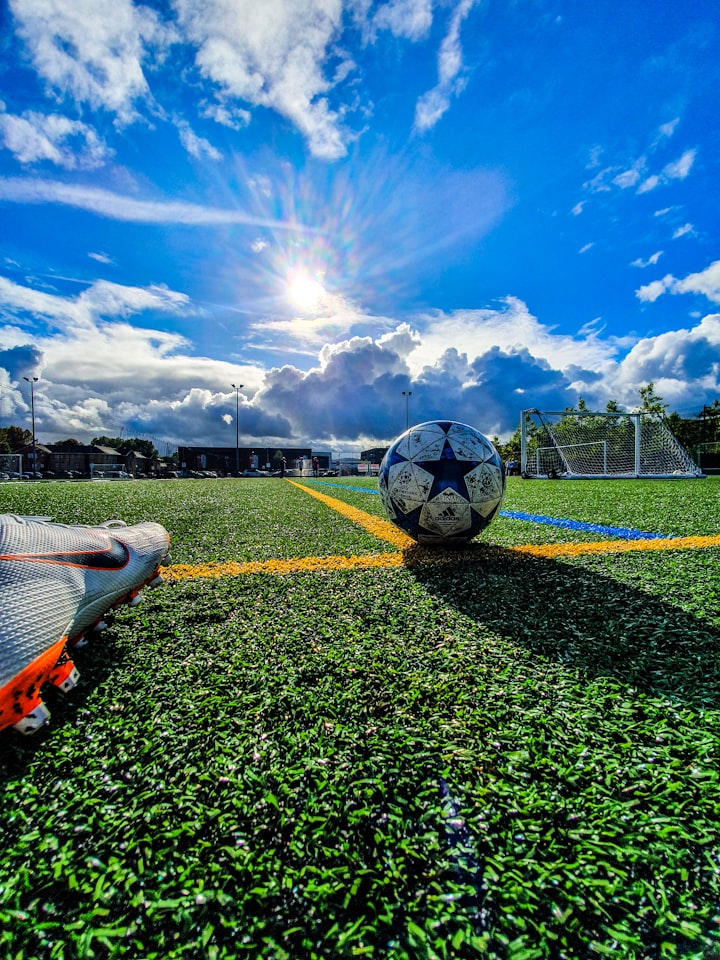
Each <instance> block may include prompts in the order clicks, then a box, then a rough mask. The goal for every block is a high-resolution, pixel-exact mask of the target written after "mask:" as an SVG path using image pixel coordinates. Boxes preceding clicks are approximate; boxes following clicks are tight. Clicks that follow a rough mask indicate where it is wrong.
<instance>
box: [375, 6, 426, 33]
mask: <svg viewBox="0 0 720 960" xmlns="http://www.w3.org/2000/svg"><path fill="white" fill-rule="evenodd" d="M372 24H373V26H374V27H377V28H378V29H380V30H389V31H390V32H391V33H392V34H393V36H395V37H404V38H405V39H407V40H413V41H415V40H421V39H422V38H423V37H426V36H427V34H428V33H429V31H430V27H431V26H432V0H389V2H388V3H383V4H381V6H379V7H378V9H377V11H376V13H375V16H374V17H373V20H372Z"/></svg>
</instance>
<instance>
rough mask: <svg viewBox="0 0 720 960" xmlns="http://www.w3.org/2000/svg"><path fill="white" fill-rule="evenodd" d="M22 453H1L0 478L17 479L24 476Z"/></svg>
mask: <svg viewBox="0 0 720 960" xmlns="http://www.w3.org/2000/svg"><path fill="white" fill-rule="evenodd" d="M22 460H23V458H22V454H21V453H0V480H17V478H18V477H21V476H22V469H23V468H22Z"/></svg>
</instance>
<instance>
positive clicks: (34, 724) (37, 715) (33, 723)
mask: <svg viewBox="0 0 720 960" xmlns="http://www.w3.org/2000/svg"><path fill="white" fill-rule="evenodd" d="M49 719H50V711H49V710H48V708H47V707H46V706H45V704H44V703H43V702H42V700H39V701H38V704H37V706H36V707H35V709H34V710H31V711H30V713H28V714H26V715H25V716H24V717H23V718H22V720H19V721H18V722H17V723H14V724H13V728H14V729H15V730H17V732H18V733H22V734H23V736H29V735H30V734H32V733H35V731H36V730H39V729H40V727H44V726H45V724H46V723H47V722H48V720H49Z"/></svg>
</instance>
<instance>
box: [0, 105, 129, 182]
mask: <svg viewBox="0 0 720 960" xmlns="http://www.w3.org/2000/svg"><path fill="white" fill-rule="evenodd" d="M0 146H3V147H5V149H6V150H9V151H10V152H11V153H13V154H14V155H15V157H16V159H17V160H18V161H19V162H20V163H28V164H29V163H41V162H42V161H49V162H50V163H54V164H55V165H56V166H59V167H64V168H65V169H67V170H78V169H81V170H90V169H92V168H93V167H99V166H101V165H102V164H104V163H105V162H106V161H107V160H108V159H109V158H110V157H111V156H112V151H111V150H109V149H108V147H107V146H106V145H105V144H104V143H103V142H102V141H101V140H100V139H99V137H98V135H97V133H96V132H95V130H93V129H92V127H89V126H87V124H85V123H81V122H80V121H79V120H70V119H69V118H68V117H64V116H61V115H60V114H50V115H44V114H41V113H38V112H36V111H34V110H27V111H26V112H25V113H23V114H22V116H14V115H13V114H10V113H0Z"/></svg>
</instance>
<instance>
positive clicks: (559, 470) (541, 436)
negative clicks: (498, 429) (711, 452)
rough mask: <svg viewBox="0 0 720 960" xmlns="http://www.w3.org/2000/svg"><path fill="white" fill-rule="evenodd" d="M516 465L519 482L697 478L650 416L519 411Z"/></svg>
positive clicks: (657, 420) (678, 446)
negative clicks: (521, 478)
mask: <svg viewBox="0 0 720 960" xmlns="http://www.w3.org/2000/svg"><path fill="white" fill-rule="evenodd" d="M520 464H521V471H522V474H523V476H525V477H563V478H566V479H595V478H602V477H607V478H612V477H616V478H618V479H621V478H640V477H645V478H647V479H661V478H669V477H686V478H688V477H701V476H703V473H702V471H701V470H700V468H699V467H697V466H696V465H695V463H694V462H693V460H692V458H691V457H690V455H689V453H688V452H687V451H686V450H685V448H684V447H683V446H682V445H681V444H680V443H679V441H678V440H677V439H676V438H675V436H674V435H673V434H672V432H671V431H670V430H669V429H668V427H667V426H666V424H665V422H664V420H663V418H662V416H660V415H659V414H653V413H594V412H591V411H586V410H580V411H577V410H565V411H563V412H558V411H546V410H537V409H535V408H533V409H528V410H523V411H522V420H521V423H520Z"/></svg>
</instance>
